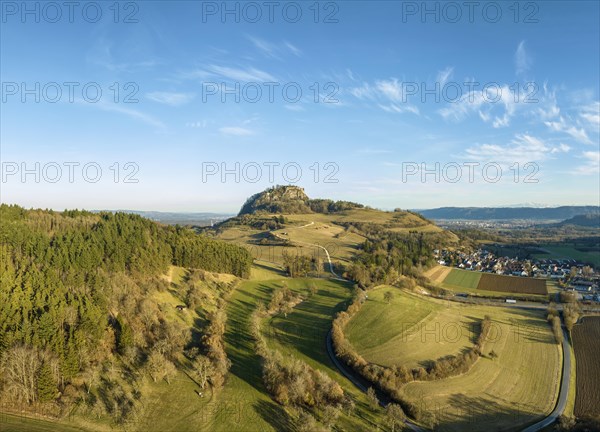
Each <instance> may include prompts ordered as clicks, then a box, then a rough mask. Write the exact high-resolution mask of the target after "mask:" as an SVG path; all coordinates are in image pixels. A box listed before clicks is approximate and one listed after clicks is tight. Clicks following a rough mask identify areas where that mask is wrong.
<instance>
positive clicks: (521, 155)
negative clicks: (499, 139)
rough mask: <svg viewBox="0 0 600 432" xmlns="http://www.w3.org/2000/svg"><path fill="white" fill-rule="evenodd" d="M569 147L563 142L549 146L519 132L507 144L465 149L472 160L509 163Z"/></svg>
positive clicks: (559, 151) (532, 160) (544, 155)
mask: <svg viewBox="0 0 600 432" xmlns="http://www.w3.org/2000/svg"><path fill="white" fill-rule="evenodd" d="M569 150H570V147H569V146H567V145H564V144H560V145H559V146H550V145H548V144H546V143H545V142H543V141H542V140H540V139H538V138H535V137H533V136H531V135H527V134H520V135H516V136H515V138H514V139H512V140H511V142H510V143H509V144H507V145H498V144H482V145H479V146H474V147H470V148H468V149H467V150H466V156H465V157H466V158H468V159H470V160H473V161H481V162H486V161H487V162H496V163H501V164H502V163H504V164H508V165H511V164H513V163H515V162H518V163H522V164H524V163H527V162H536V161H542V160H545V159H547V158H548V155H550V154H555V153H567V152H569Z"/></svg>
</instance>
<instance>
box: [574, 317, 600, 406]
mask: <svg viewBox="0 0 600 432" xmlns="http://www.w3.org/2000/svg"><path fill="white" fill-rule="evenodd" d="M599 340H600V317H597V316H594V317H592V316H589V317H584V318H583V320H582V322H581V323H580V324H577V325H576V326H575V327H574V328H573V345H574V349H575V356H576V359H577V393H576V397H575V415H576V416H584V415H585V416H596V417H598V416H600V361H599V360H598V359H600V344H598V341H599Z"/></svg>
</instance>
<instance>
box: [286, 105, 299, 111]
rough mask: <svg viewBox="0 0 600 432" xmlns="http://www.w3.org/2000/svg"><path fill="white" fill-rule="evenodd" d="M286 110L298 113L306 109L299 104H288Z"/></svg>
mask: <svg viewBox="0 0 600 432" xmlns="http://www.w3.org/2000/svg"><path fill="white" fill-rule="evenodd" d="M285 109H286V110H290V111H296V112H300V111H304V107H303V106H302V105H298V104H287V105H286V106H285Z"/></svg>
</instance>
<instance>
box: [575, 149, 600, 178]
mask: <svg viewBox="0 0 600 432" xmlns="http://www.w3.org/2000/svg"><path fill="white" fill-rule="evenodd" d="M581 159H584V163H583V164H582V165H580V166H578V167H577V170H576V172H577V173H578V174H583V175H591V174H599V173H600V152H599V151H586V152H583V153H582V154H581Z"/></svg>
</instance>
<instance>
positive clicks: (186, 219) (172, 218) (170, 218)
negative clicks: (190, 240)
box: [92, 210, 233, 225]
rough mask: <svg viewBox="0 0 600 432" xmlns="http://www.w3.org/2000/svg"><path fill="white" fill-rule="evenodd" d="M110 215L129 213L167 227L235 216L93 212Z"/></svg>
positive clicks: (207, 213)
mask: <svg viewBox="0 0 600 432" xmlns="http://www.w3.org/2000/svg"><path fill="white" fill-rule="evenodd" d="M104 211H107V212H110V213H129V214H136V215H139V216H142V217H144V218H146V219H150V220H153V221H155V222H160V223H164V224H167V225H210V224H211V222H213V221H214V222H218V221H222V220H225V219H228V218H230V217H231V216H233V215H232V214H231V213H210V212H192V213H185V212H161V211H141V210H93V211H92V213H99V212H104Z"/></svg>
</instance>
